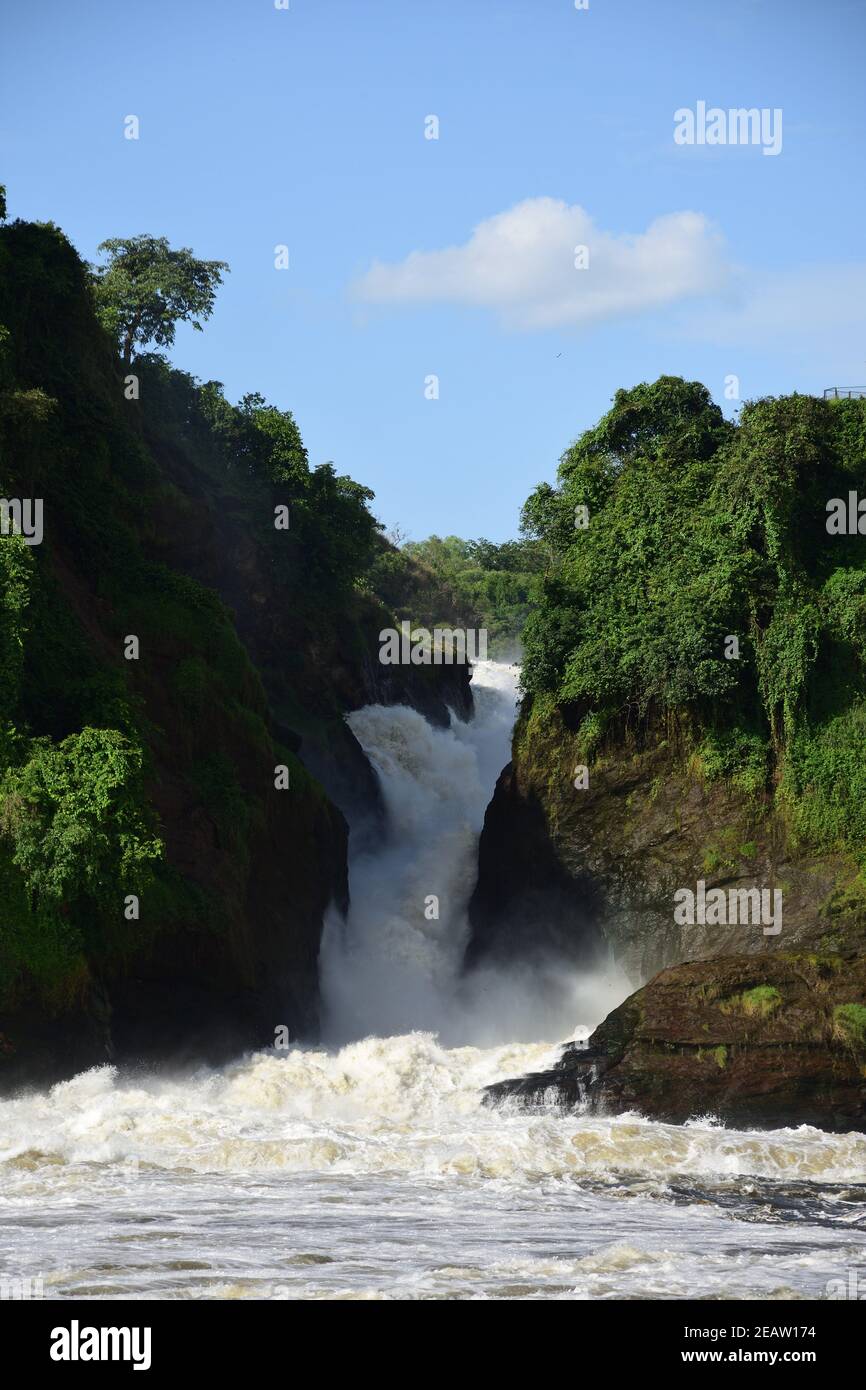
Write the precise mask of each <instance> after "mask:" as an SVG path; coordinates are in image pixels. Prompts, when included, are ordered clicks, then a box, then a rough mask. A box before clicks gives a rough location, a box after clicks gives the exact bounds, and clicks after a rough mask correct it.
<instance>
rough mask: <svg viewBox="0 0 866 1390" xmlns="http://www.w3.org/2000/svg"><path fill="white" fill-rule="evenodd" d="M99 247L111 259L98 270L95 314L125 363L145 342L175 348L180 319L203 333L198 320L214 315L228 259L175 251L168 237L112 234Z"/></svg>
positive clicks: (186, 248)
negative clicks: (175, 336) (209, 258)
mask: <svg viewBox="0 0 866 1390" xmlns="http://www.w3.org/2000/svg"><path fill="white" fill-rule="evenodd" d="M99 250H100V251H104V252H105V253H106V254H107V257H108V260H107V262H106V264H105V265H104V266H100V267H97V269H96V271H95V279H94V297H95V300H96V308H97V314H98V316H99V319H100V322H101V323H102V324H103V326H104V327H105V328H107V329H108V332H109V333H110V334H111V335H112V337H114V338H115V339H116V340H117V343H118V346H119V348H120V352H121V358H122V360H123V363H124V365H125V366H129V364H130V362H131V360H132V354H133V351H134V350H137V349H138V348H140V347H144V346H145V345H146V344H147V343H156V344H157V346H158V347H171V345H172V343H173V342H174V332H175V327H176V325H177V324H178V323H180V322H190V323H192V326H193V328H195V329H197V330H198V332H199V333H200V332H201V331H202V327H201V323H200V322H199V320H200V319H208V318H210V316H211V314H212V313H213V307H214V300H215V298H216V292H217V288H218V286H219V285H221V284H222V276H223V271H227V270H228V266H227V265H226V263H225V261H202V260H199V259H198V258H197V257H196V256H194V255H193V254H192V251H190V249H189V247H186V246H183V247H181V249H180V250H179V251H175V250H172V248H171V247H170V246H169V244H168V242H167V241H166V239H165V237H153V236H134V237H112V238H110V239H109V240H108V241H103V242H102V244H101V246H100V247H99Z"/></svg>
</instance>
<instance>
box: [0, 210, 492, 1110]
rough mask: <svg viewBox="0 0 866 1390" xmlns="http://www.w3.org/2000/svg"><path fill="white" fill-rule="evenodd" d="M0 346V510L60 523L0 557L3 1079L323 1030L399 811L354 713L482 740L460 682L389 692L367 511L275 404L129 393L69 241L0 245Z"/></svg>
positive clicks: (42, 232) (409, 682)
mask: <svg viewBox="0 0 866 1390" xmlns="http://www.w3.org/2000/svg"><path fill="white" fill-rule="evenodd" d="M0 324H2V325H3V327H2V331H0V446H2V454H0V493H2V494H3V496H4V497H6V498H9V499H15V498H17V499H22V498H23V499H31V500H33V499H39V501H40V503H41V505H42V508H43V512H44V535H43V536H42V537H41V538H40V541H39V543H37V544H34V545H32V546H30V545H27V544H26V543H25V540H24V538H23V537H22V536H21V535H16V534H14V531H13V530H12V529H11V528H8V527H7V528H6V530H5V531H4V534H3V535H2V536H0V599H2V602H0V629H2V631H0V637H2V644H0V890H2V891H0V1085H2V1086H3V1087H4V1088H5V1087H9V1086H14V1085H17V1084H19V1083H20V1082H22V1081H28V1082H29V1081H43V1080H55V1079H57V1078H58V1077H63V1076H68V1075H71V1074H72V1073H73V1072H75V1071H77V1070H80V1069H81V1068H82V1067H85V1066H90V1065H95V1064H98V1063H102V1062H106V1061H111V1060H121V1061H122V1060H130V1059H139V1058H150V1059H158V1058H171V1059H172V1060H173V1061H177V1060H178V1059H179V1058H183V1057H184V1056H190V1057H193V1056H196V1057H208V1058H212V1059H218V1058H220V1057H224V1056H226V1055H227V1054H229V1053H230V1052H232V1051H235V1050H237V1049H239V1048H242V1047H246V1046H252V1045H267V1044H269V1043H272V1042H273V1041H274V1037H275V1030H276V1029H277V1028H285V1029H287V1030H288V1033H289V1035H290V1036H291V1037H298V1036H315V1031H316V1026H317V1005H318V984H317V958H318V951H319V943H320V937H321V931H322V922H323V916H324V914H325V912H326V911H327V909H328V907H329V905H330V904H334V905H335V907H336V908H337V909H338V910H339V909H341V908H342V909H345V907H346V904H347V894H348V888H347V845H348V837H349V833H350V832H349V825H350V823H351V824H352V826H353V827H354V833H356V834H359V835H360V834H365V833H366V834H373V833H375V832H376V827H377V820H378V818H379V817H380V815H381V805H380V799H379V791H378V785H377V781H376V777H375V774H374V773H373V771H372V769H371V767H370V765H369V764H368V762H367V760H366V758H365V757H364V755H363V753H362V751H361V749H360V747H359V745H358V744H357V742H356V740H355V739H354V736H353V735H352V733H351V731H350V730H349V728H348V726H347V725H346V723H345V721H344V718H343V716H344V714H345V712H346V711H348V710H351V709H354V708H357V707H358V706H360V705H362V704H365V703H367V702H368V701H370V700H383V701H398V700H399V701H407V702H409V703H412V704H414V705H415V706H416V707H417V708H419V709H421V710H422V711H423V712H424V713H425V714H426V715H427V716H428V717H429V718H431V719H433V720H435V721H438V722H445V721H447V719H448V718H449V717H450V714H449V710H450V709H452V708H453V709H455V710H456V711H458V712H459V713H462V714H463V715H464V716H465V715H466V714H467V713H468V712H469V710H470V709H471V695H470V693H469V682H468V672H467V670H466V668H465V667H464V668H448V667H433V668H412V669H411V670H408V671H407V670H402V671H398V672H397V674H396V676H393V677H390V678H388V679H386V678H384V676H383V674H382V671H381V670H380V669H379V668H378V662H377V659H376V658H377V651H378V641H377V635H378V630H379V628H380V626H382V625H383V624H384V623H386V622H388V621H390V614H389V613H388V612H387V610H385V609H384V608H383V606H382V604H381V602H380V601H379V600H378V598H377V596H376V594H375V592H374V591H372V590H371V589H370V587H369V585H367V584H366V583H365V581H364V565H365V564H366V563H367V559H366V558H365V557H367V556H368V555H369V554H371V553H373V552H374V551H375V548H376V547H377V546H380V545H381V544H382V542H381V541H380V540H379V539H378V538H377V536H376V534H375V524H374V522H373V520H372V517H370V515H369V513H368V512H367V510H366V501H367V499H368V498H369V497H370V496H371V494H369V493H368V492H367V491H366V490H365V489H361V488H359V487H358V485H356V484H353V483H352V482H351V480H349V479H340V478H337V477H336V476H335V474H334V472H333V470H332V469H327V468H326V469H325V470H324V471H320V472H318V473H313V472H312V471H311V470H309V469H308V468H307V464H306V455H305V451H303V446H302V444H301V443H300V439H299V436H297V435H296V427H295V426H294V424H293V422H292V420H291V417H290V416H288V415H286V414H280V412H277V411H274V410H272V409H270V408H267V407H265V406H264V404H263V403H262V402H261V401H260V398H250V401H249V402H248V403H245V408H244V409H243V410H241V409H235V408H234V407H230V406H229V405H228V403H227V402H225V401H224V399H223V397H222V395H221V391H220V389H219V387H218V386H217V385H216V384H213V383H211V384H208V386H206V387H201V386H200V385H199V384H198V383H195V382H194V381H193V380H192V379H191V378H189V377H186V376H185V375H184V374H183V373H179V372H174V371H172V370H171V369H170V368H169V367H168V365H167V364H166V363H165V362H164V361H163V360H162V359H159V358H156V359H146V358H143V359H141V360H140V361H136V362H135V363H134V364H133V366H134V371H133V372H132V373H131V374H128V375H126V376H124V374H123V372H122V370H121V368H120V366H119V364H118V363H117V360H116V357H115V354H114V352H113V349H112V345H111V343H110V342H109V340H108V339H107V337H106V336H105V334H104V333H103V332H102V330H101V329H100V328H99V325H98V324H97V323H96V321H95V318H94V315H93V308H92V303H91V297H90V292H89V285H88V277H87V273H86V268H85V267H84V266H83V265H82V263H81V261H80V260H79V258H78V256H77V254H76V253H75V251H74V250H73V248H72V247H71V246H70V244H69V243H68V241H66V239H65V238H64V237H63V236H62V234H61V233H59V232H58V231H57V230H56V229H55V228H53V227H51V226H33V225H30V224H24V223H13V224H11V225H10V226H8V227H5V228H3V229H2V230H0ZM274 440H276V443H275V442H274ZM280 449H281V450H282V454H281V455H280V457H281V458H282V457H285V458H288V459H289V461H290V464H291V467H289V466H287V465H286V466H284V465H283V464H279V465H278V464H276V463H274V462H273V461H272V460H273V459H274V458H275V457H276V456H277V454H278V452H279V450H280ZM281 503H286V504H287V505H288V510H289V511H290V513H291V519H292V525H291V529H290V531H289V534H288V535H281V534H279V533H278V532H277V531H276V530H275V527H274V508H275V505H277V504H281Z"/></svg>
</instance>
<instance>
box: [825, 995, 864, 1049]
mask: <svg viewBox="0 0 866 1390" xmlns="http://www.w3.org/2000/svg"><path fill="white" fill-rule="evenodd" d="M833 1027H834V1032H835V1033H836V1035H837V1037H839V1038H840V1039H841V1041H842V1042H845V1043H847V1044H848V1046H849V1047H852V1048H853V1049H854V1050H855V1051H858V1052H860V1051H863V1050H866V1005H863V1004H837V1005H836V1007H835V1009H834V1010H833Z"/></svg>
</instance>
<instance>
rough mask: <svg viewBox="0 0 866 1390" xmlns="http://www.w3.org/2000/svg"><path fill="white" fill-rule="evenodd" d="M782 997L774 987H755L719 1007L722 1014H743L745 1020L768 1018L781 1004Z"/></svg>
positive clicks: (727, 1000)
mask: <svg viewBox="0 0 866 1390" xmlns="http://www.w3.org/2000/svg"><path fill="white" fill-rule="evenodd" d="M781 1002H782V996H781V994H780V993H779V991H778V990H777V989H776V987H775V985H755V987H754V989H746V990H743V993H742V994H737V995H735V996H734V997H733V998H732V999H726V1000H725V1002H724V1003H723V1004H720V1005H719V1008H720V1009H721V1011H722V1013H723V1014H732V1013H734V1014H745V1015H746V1017H747V1018H769V1017H770V1014H771V1013H773V1012H774V1011H775V1010H776V1009H777V1008H778V1007H779V1005H780V1004H781Z"/></svg>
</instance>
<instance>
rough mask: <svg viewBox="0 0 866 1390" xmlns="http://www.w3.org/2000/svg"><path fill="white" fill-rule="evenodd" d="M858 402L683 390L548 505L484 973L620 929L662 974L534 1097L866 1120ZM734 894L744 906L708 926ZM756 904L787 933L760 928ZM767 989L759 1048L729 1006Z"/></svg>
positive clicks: (531, 506)
mask: <svg viewBox="0 0 866 1390" xmlns="http://www.w3.org/2000/svg"><path fill="white" fill-rule="evenodd" d="M840 407H841V408H840ZM840 407H836V406H834V405H831V404H830V403H827V402H823V401H818V400H815V399H812V398H808V397H792V398H787V399H782V400H778V401H765V402H758V403H756V404H755V405H752V406H749V407H745V408H744V410H743V412H742V416H741V420H740V423H739V425H738V426H736V427H734V426H731V425H728V424H727V423H726V422H724V421H723V420H722V418H721V415H720V413H719V412H718V411H717V409H716V408H715V407H714V406H712V404H711V402H710V400H709V396H708V395H707V393H706V392H705V391H704V388H702V387H700V386H698V385H697V384H694V383H693V384H689V383H684V382H680V381H678V380H676V379H669V378H663V379H662V380H661V381H660V382H657V383H655V385H654V386H642V387H637V388H635V390H634V391H632V392H620V393H618V395H617V398H616V402H615V404H614V408H613V409H612V410H611V411H610V412H609V414H608V415H607V416H606V417H605V418H604V420H602V422H601V423H600V425H599V426H598V427H597V428H596V429H595V430H592V431H588V432H587V434H586V435H584V436H583V437H582V439H581V440H579V441H578V442H577V444H575V445H574V446H572V448H571V449H570V450H569V451H568V452H567V453H566V454H565V455H564V457H563V461H562V465H561V469H560V485H559V488H558V489H556V490H554V489H550V488H541V489H538V490H537V492H536V493H535V494H534V495H533V497H532V498H531V499H530V502H529V503H528V504H527V509H526V513H525V519H526V521H527V524H528V525H529V526H530V528H531V529H532V530H533V531H534V532H535V533H536V534H538V535H540V536H541V537H542V538H543V539H544V541H545V543H546V544H547V546H548V550H549V556H550V563H549V570H548V576H547V579H546V581H545V593H544V598H543V601H542V604H541V606H540V608H539V610H538V611H537V612H536V613H535V614H534V615H533V617H532V618H531V619H530V623H529V625H528V628H527V634H526V639H527V640H526V645H527V659H526V664H525V668H524V681H525V685H526V689H527V696H526V699H525V700H524V704H523V708H522V711H521V715H520V719H519V721H518V725H517V728H516V730H515V736H514V743H513V757H512V762H511V764H510V765H509V767H508V768H506V770H505V772H504V773H503V775H502V777H501V778H500V780H499V783H498V785H497V789H496V794H495V796H494V799H493V802H492V804H491V806H490V808H489V810H488V813H487V818H486V821H485V827H484V832H483V835H482V841H481V851H480V877H479V884H478V888H477V890H476V894H475V897H474V899H473V903H472V909H471V918H472V924H473V940H472V943H471V945H470V950H469V955H468V962H469V964H470V965H471V964H474V963H475V962H479V961H483V960H484V959H486V958H489V957H490V956H494V957H495V956H501V955H503V954H504V955H507V956H510V957H511V958H512V959H515V958H518V959H519V958H521V957H525V956H531V955H532V954H535V953H538V952H545V953H548V954H550V953H551V952H555V953H558V954H559V955H560V956H562V955H565V956H566V957H570V958H571V959H579V958H581V956H583V955H584V954H585V953H586V951H587V949H588V948H589V947H591V946H592V945H593V944H596V946H597V939H598V938H600V941H601V945H602V949H604V950H607V951H609V952H610V953H611V954H612V955H613V957H614V958H615V959H616V960H617V961H618V962H619V963H620V964H621V965H622V966H623V967H624V969H625V970H626V971H627V972H628V974H629V975H630V976H631V978H632V979H633V981H634V983H635V985H639V984H641V983H642V982H643V981H650V983H648V984H646V985H645V986H644V987H643V988H642V989H640V990H639V991H638V993H637V994H635V995H634V996H633V997H632V999H631V1000H629V1001H628V1002H627V1004H624V1005H623V1006H622V1009H621V1010H618V1011H617V1013H616V1014H614V1015H612V1016H611V1018H610V1019H608V1020H607V1022H606V1023H605V1024H603V1025H602V1026H601V1027H600V1028H599V1029H598V1030H597V1032H596V1034H595V1035H594V1036H593V1038H592V1040H591V1041H590V1044H589V1049H588V1051H587V1053H586V1054H585V1056H584V1057H579V1056H578V1054H577V1052H576V1051H575V1050H574V1049H572V1050H571V1051H570V1052H569V1053H568V1054H567V1057H566V1059H565V1060H564V1064H563V1070H562V1072H557V1074H556V1076H555V1077H554V1078H553V1080H551V1079H550V1078H547V1077H545V1078H540V1079H537V1080H534V1081H531V1082H527V1083H525V1084H522V1083H515V1086H514V1088H512V1089H513V1090H514V1093H515V1094H517V1095H521V1096H524V1097H528V1098H531V1097H537V1096H538V1095H540V1094H542V1093H543V1092H544V1090H545V1087H546V1086H548V1085H550V1084H554V1082H556V1084H557V1085H559V1084H560V1083H561V1086H562V1089H561V1094H562V1095H563V1097H564V1098H566V1099H571V1100H574V1099H575V1098H576V1096H577V1095H578V1091H579V1092H580V1094H582V1095H586V1096H588V1097H589V1096H591V1097H593V1103H599V1104H600V1103H603V1104H606V1105H609V1106H613V1107H614V1108H631V1107H637V1108H640V1109H644V1110H646V1111H647V1113H649V1114H652V1115H656V1116H666V1117H672V1116H674V1117H677V1118H681V1119H682V1118H687V1116H688V1114H690V1113H700V1112H702V1111H710V1110H716V1111H717V1112H718V1113H723V1114H724V1115H725V1116H726V1117H728V1118H732V1119H738V1120H743V1121H748V1120H750V1119H753V1118H755V1117H756V1116H758V1115H759V1116H760V1117H761V1118H762V1119H763V1120H764V1121H766V1122H773V1123H786V1122H788V1120H791V1121H792V1122H793V1121H794V1120H795V1118H796V1117H797V1116H800V1117H803V1116H806V1115H808V1116H810V1117H811V1118H812V1120H813V1121H814V1120H815V1118H816V1117H819V1118H820V1120H821V1122H825V1123H827V1124H828V1125H831V1126H832V1125H835V1124H836V1122H837V1118H838V1117H841V1118H840V1119H839V1123H849V1124H852V1125H856V1126H858V1127H862V1126H863V1125H864V1124H866V1072H864V1065H866V1035H864V1031H863V1028H862V1021H863V1019H864V1018H866V992H864V975H863V959H864V954H866V885H864V880H863V875H862V866H863V863H864V855H866V823H864V818H863V811H862V808H863V792H864V785H863V770H862V769H863V759H862V739H861V733H862V729H863V727H864V718H866V646H864V640H863V634H864V632H866V628H864V615H866V551H864V539H863V537H862V536H861V535H860V534H859V533H858V532H857V529H856V526H855V528H854V530H853V532H852V533H850V534H849V533H848V531H847V530H845V531H841V532H836V531H834V530H832V529H830V527H829V526H828V525H827V520H828V516H831V515H833V513H834V510H835V509H834V506H833V501H832V499H834V498H838V499H844V500H845V503H846V506H847V499H848V494H849V491H851V490H854V489H856V486H857V485H858V483H859V484H860V485H861V486H864V485H866V410H864V403H863V402H862V401H846V402H842V403H840ZM527 865H532V866H533V869H532V871H531V873H528V872H527ZM539 866H540V868H539ZM713 890H721V893H717V894H716V896H715V903H716V905H717V904H718V903H719V902H722V901H723V902H724V911H721V910H717V907H714V910H713V911H712V912H705V913H703V914H701V913H700V912H699V911H696V913H695V916H694V917H693V918H692V919H691V920H689V919H688V916H687V906H688V899H687V897H686V895H687V894H690V895H692V897H691V901H692V902H693V903H694V904H697V902H698V900H699V897H698V895H699V894H703V895H711V894H713ZM756 891H757V893H758V894H760V893H761V892H766V893H767V895H768V897H767V902H768V903H775V901H776V900H777V899H776V896H775V895H778V901H779V903H780V909H779V911H780V915H779V919H778V922H776V921H775V919H774V920H773V922H769V921H768V922H765V921H758V920H756V919H755V917H754V916H753V915H751V914H750V913H749V914H748V915H747V913H746V912H745V911H742V912H740V905H741V903H746V902H748V903H749V906H751V899H747V898H746V894H754V893H755V892H756ZM732 895H733V896H732ZM712 900H713V899H712V898H711V899H710V901H712ZM754 901H757V898H755V899H754ZM728 904H736V907H737V914H738V915H737V916H736V917H735V916H734V913H733V911H731V913H730V915H729V913H728ZM782 958H784V960H785V961H786V962H787V964H786V965H785V967H784V968H783V967H782V966H781V965H780V960H781V959H782ZM687 961H689V962H694V964H692V965H689V966H685V965H682V964H681V963H682V962H687ZM816 961H817V962H825V963H827V964H826V969H825V968H824V967H823V966H822V967H821V968H820V969H818V967H817V966H816V964H815V962H816ZM672 966H673V967H678V968H673V969H671V968H666V967H672ZM660 970H662V971H663V973H662V974H660V975H656V972H657V971H660ZM816 970H817V976H816ZM780 971H781V974H780ZM652 977H655V978H652ZM813 977H814V978H813ZM808 980H812V984H810V985H805V984H804V983H803V982H804V981H808ZM798 981H799V983H798ZM762 990H767V991H771V993H770V995H768V997H769V998H771V999H772V1000H773V1008H772V1009H770V1010H769V1011H768V1012H766V1013H765V1012H762V1011H761V1010H757V1011H755V1012H753V1013H751V1014H749V1016H748V1027H747V1028H746V1029H745V1031H741V1033H739V1034H737V1029H736V1018H735V1014H736V1011H735V1010H734V1011H733V1012H732V1011H731V1009H727V1006H726V1005H725V1001H726V1000H728V1001H730V999H732V998H733V997H734V996H736V995H748V996H749V997H754V998H758V997H759V996H760V992H761V991H762ZM755 991H757V992H758V993H757V994H755V993H754V992H755ZM776 991H778V998H777V995H776ZM776 1004H778V1007H776ZM837 1009H838V1010H841V1011H842V1013H841V1014H839V1015H838V1016H836V1015H835V1014H834V1012H833V1011H834V1010H837ZM840 1019H841V1020H842V1022H840V1021H839V1020H840ZM734 1034H737V1035H736V1037H735V1036H734ZM611 1039H614V1042H615V1045H614V1044H613V1043H612V1042H611ZM720 1049H721V1051H720ZM726 1049H727V1050H729V1051H730V1050H731V1049H733V1052H731V1062H732V1065H731V1066H725V1067H723V1066H722V1065H721V1063H719V1064H718V1065H715V1066H714V1067H711V1066H710V1065H709V1063H708V1059H710V1058H712V1057H713V1056H716V1058H717V1059H718V1058H719V1057H721V1055H722V1052H723V1051H725V1050H726ZM726 1055H727V1054H726ZM734 1058H735V1059H736V1065H733V1060H734ZM771 1075H775V1076H776V1079H777V1083H778V1084H775V1085H768V1084H767V1077H768V1076H771ZM587 1077H589V1079H590V1080H591V1081H592V1084H591V1085H588V1083H587ZM593 1078H595V1079H594V1080H593ZM578 1081H579V1082H580V1085H579V1087H578ZM505 1093H510V1091H509V1087H508V1086H505V1087H503V1089H502V1092H501V1094H505Z"/></svg>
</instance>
